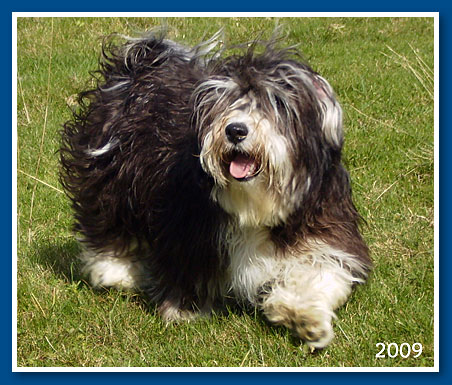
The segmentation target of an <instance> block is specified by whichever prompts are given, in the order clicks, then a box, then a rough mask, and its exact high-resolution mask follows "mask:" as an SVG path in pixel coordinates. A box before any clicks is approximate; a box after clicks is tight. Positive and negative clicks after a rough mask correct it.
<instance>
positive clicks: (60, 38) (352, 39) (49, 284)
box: [13, 18, 434, 367]
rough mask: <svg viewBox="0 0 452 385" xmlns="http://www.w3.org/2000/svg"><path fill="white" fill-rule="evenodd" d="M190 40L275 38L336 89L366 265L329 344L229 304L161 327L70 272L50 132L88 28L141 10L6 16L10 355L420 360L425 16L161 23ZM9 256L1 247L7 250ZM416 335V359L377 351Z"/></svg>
mask: <svg viewBox="0 0 452 385" xmlns="http://www.w3.org/2000/svg"><path fill="white" fill-rule="evenodd" d="M166 22H167V23H168V26H169V37H170V38H172V39H175V40H179V41H182V42H186V43H187V44H193V43H196V42H199V41H200V40H202V39H205V38H207V37H209V36H211V35H212V34H213V33H214V32H216V31H217V30H218V29H220V28H221V27H224V29H225V33H226V36H227V41H228V42H230V43H236V42H243V41H248V40H251V39H252V38H253V37H256V36H257V35H258V34H260V33H263V36H264V37H269V36H270V35H271V33H272V31H273V29H274V28H275V26H276V25H281V26H282V27H283V31H284V32H285V33H286V34H287V38H286V39H285V41H286V43H287V44H288V45H292V44H296V43H297V44H299V47H300V49H301V50H302V51H303V53H304V56H305V58H306V59H307V60H308V62H309V63H310V64H311V65H312V66H313V68H314V69H316V70H317V71H318V72H320V73H321V74H322V75H323V76H324V77H325V78H326V79H328V80H329V82H330V83H331V84H332V86H333V88H334V89H335V90H336V92H337V95H338V99H339V100H340V102H341V103H342V106H343V109H344V111H345V118H344V119H345V129H346V144H345V149H344V162H345V164H346V166H347V168H348V169H349V171H350V173H351V177H352V181H353V188H354V198H355V203H356V205H357V207H358V209H359V211H360V212H361V214H362V215H363V217H364V218H365V220H366V221H367V225H366V226H365V227H364V228H363V234H364V237H365V239H366V241H367V242H368V244H369V246H370V250H371V253H372V258H373V260H374V263H375V269H374V271H373V274H372V276H371V278H370V281H369V282H368V283H367V284H366V285H364V286H360V287H358V288H357V290H356V291H355V293H354V294H353V296H352V297H351V299H350V301H349V302H348V303H347V304H346V305H345V306H344V307H343V308H341V309H340V310H339V311H338V319H337V320H336V322H335V327H334V328H335V332H336V338H335V339H334V341H333V343H332V344H331V345H330V346H329V347H327V348H326V349H324V350H322V351H318V352H315V353H314V354H311V353H310V352H309V351H308V350H307V349H306V348H305V347H304V346H303V345H299V344H298V343H297V342H296V341H295V340H293V339H292V338H291V336H290V334H289V332H287V331H286V330H285V329H281V328H275V327H271V326H269V325H268V324H267V323H266V322H265V321H264V319H263V317H262V316H261V315H260V314H259V313H253V312H243V311H240V310H238V309H236V308H230V309H227V311H226V312H224V313H223V314H216V315H214V316H213V317H212V318H208V319H201V320H199V321H197V322H193V323H187V324H181V325H172V326H168V327H167V326H165V324H164V323H163V322H162V321H161V320H160V318H159V317H158V316H157V314H156V312H155V309H154V308H153V307H152V306H151V307H147V306H146V305H145V304H144V303H143V302H142V301H141V300H140V299H139V298H137V296H135V295H133V294H128V293H120V292H117V291H113V290H112V291H104V292H102V291H94V290H92V289H91V288H90V287H89V286H88V285H87V284H86V283H85V282H84V281H83V277H81V276H80V273H79V266H78V264H77V261H76V256H77V254H78V252H79V248H78V245H77V242H76V241H75V239H74V235H73V234H72V233H71V224H72V217H71V210H70V206H69V202H68V199H67V198H66V197H65V195H64V194H63V193H62V191H61V190H62V188H61V186H60V185H59V182H58V168H59V165H58V154H57V153H56V152H57V150H58V148H59V140H60V139H59V131H60V129H61V125H62V124H63V123H64V122H65V120H67V119H69V117H70V108H69V107H68V106H73V105H74V101H75V95H76V94H77V93H78V92H80V91H82V90H84V89H85V88H87V86H89V85H90V84H91V78H90V76H89V71H91V70H94V69H96V66H97V60H98V56H99V52H100V47H101V41H102V37H103V36H105V35H108V34H110V33H112V32H120V33H124V34H128V35H134V34H136V33H139V32H142V31H144V30H146V29H149V28H151V27H153V26H156V25H158V24H159V23H160V21H159V20H158V19H150V18H140V19H136V18H55V19H51V18H19V19H18V23H17V39H18V46H17V53H18V59H17V71H18V80H17V90H18V92H17V104H18V109H17V120H18V125H17V137H18V142H17V154H18V161H17V195H18V198H17V200H18V205H17V250H18V255H17V270H18V271H17V365H18V366H19V367H21V366H23V367H35V366H49V367H52V366H53V367H58V366H83V367H85V366H86V367H89V366H138V367H152V366H159V367H161V366H184V367H191V366H194V367H201V366H208V367H217V366H218V367H226V366H233V367H240V366H244V367H247V366H256V367H325V366H338V367H349V366H361V367H363V366H369V367H384V366H391V367H402V366H409V367H415V366H433V364H434V338H433V336H434V333H433V330H434V307H433V295H434V260H433V214H434V206H433V188H434V186H433V166H434V161H433V109H434V107H433V59H434V58H433V43H434V40H433V27H434V23H433V19H432V18H394V19H390V18H331V19H330V18H288V19H285V18H283V19H281V18H280V19H274V18H177V19H176V18H175V19H173V18H170V19H167V20H166ZM13 257H14V256H13ZM379 342H383V343H386V344H389V343H397V344H399V345H400V344H402V343H408V344H410V345H412V344H413V343H416V342H418V343H421V344H422V346H423V352H422V354H421V355H420V356H419V357H418V358H414V357H408V358H402V357H400V356H398V357H394V358H390V357H388V355H387V354H386V358H376V357H375V355H376V354H377V353H378V351H379V350H380V349H379V348H377V347H376V344H377V343H379Z"/></svg>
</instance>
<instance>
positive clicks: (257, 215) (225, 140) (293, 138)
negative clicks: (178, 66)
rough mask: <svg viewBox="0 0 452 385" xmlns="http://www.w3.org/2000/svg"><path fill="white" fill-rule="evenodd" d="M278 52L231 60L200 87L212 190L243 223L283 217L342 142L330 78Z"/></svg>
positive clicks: (198, 111)
mask: <svg viewBox="0 0 452 385" xmlns="http://www.w3.org/2000/svg"><path fill="white" fill-rule="evenodd" d="M280 55H281V53H280V52H275V51H271V52H267V51H266V52H265V53H264V54H261V55H260V56H256V55H245V56H244V57H235V58H233V59H230V60H227V61H226V62H225V63H221V65H216V66H214V70H212V72H211V73H210V74H209V77H208V78H207V79H206V80H204V81H203V82H202V83H201V84H200V85H199V86H198V87H197V89H196V91H195V94H194V96H195V98H194V101H195V121H196V124H197V128H198V130H199V137H200V143H201V154H200V158H201V164H202V167H203V169H204V170H205V171H206V172H207V173H208V174H209V175H211V176H212V177H213V179H214V181H215V187H214V189H213V191H212V198H213V199H215V200H217V201H218V202H219V204H220V205H221V206H222V207H223V209H224V210H225V211H226V212H228V213H230V214H232V215H234V216H236V217H237V218H238V220H239V221H240V224H241V225H266V226H275V225H278V224H280V223H283V222H285V221H286V219H287V217H288V216H289V215H290V214H291V213H292V212H293V211H294V210H296V209H297V208H298V207H299V205H300V204H301V202H302V199H303V196H304V195H305V194H308V193H309V190H310V189H311V185H312V183H313V180H314V179H315V178H316V176H315V174H316V173H317V172H319V170H320V169H321V168H322V167H323V166H322V164H323V163H325V154H326V153H327V152H328V151H330V150H331V149H336V150H339V151H340V148H341V146H342V112H341V108H340V106H339V104H338V103H337V102H336V101H335V99H334V96H333V92H332V89H331V87H330V85H329V84H328V83H327V82H326V81H325V80H324V79H323V78H322V77H320V76H319V75H317V74H316V73H314V72H313V71H312V70H311V69H310V68H309V67H307V66H305V65H303V64H301V63H298V62H296V61H293V60H284V59H282V58H281V57H280ZM327 157H328V156H327ZM320 171H321V170H320Z"/></svg>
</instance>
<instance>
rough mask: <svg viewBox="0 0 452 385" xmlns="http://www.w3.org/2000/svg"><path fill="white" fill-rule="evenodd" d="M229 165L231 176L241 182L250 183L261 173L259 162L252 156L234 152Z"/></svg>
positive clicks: (229, 159)
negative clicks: (249, 181)
mask: <svg viewBox="0 0 452 385" xmlns="http://www.w3.org/2000/svg"><path fill="white" fill-rule="evenodd" d="M227 164H228V169H229V173H230V174H231V176H232V177H233V178H234V179H236V180H238V181H240V182H245V181H248V180H250V179H252V178H254V177H255V176H257V175H258V174H259V172H260V167H259V163H258V161H257V160H256V159H255V158H254V157H252V156H251V155H248V154H246V153H243V152H238V151H234V152H232V153H231V155H230V156H229V158H228V162H227Z"/></svg>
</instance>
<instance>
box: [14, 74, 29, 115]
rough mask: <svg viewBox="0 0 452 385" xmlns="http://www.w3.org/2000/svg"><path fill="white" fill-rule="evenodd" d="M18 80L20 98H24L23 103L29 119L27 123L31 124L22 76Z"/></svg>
mask: <svg viewBox="0 0 452 385" xmlns="http://www.w3.org/2000/svg"><path fill="white" fill-rule="evenodd" d="M17 79H18V80H19V92H20V96H21V98H22V103H23V104H24V111H25V116H26V118H27V123H28V124H30V123H31V119H30V114H29V113H28V108H27V103H25V97H24V90H23V89H22V79H21V78H20V76H18V77H17Z"/></svg>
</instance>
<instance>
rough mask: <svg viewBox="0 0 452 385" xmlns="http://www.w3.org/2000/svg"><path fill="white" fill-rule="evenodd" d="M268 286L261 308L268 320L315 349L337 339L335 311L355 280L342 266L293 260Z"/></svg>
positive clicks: (344, 299) (346, 296)
mask: <svg viewBox="0 0 452 385" xmlns="http://www.w3.org/2000/svg"><path fill="white" fill-rule="evenodd" d="M283 271H284V274H283V276H282V277H280V278H279V279H278V280H276V281H275V283H273V284H271V285H269V287H268V288H267V290H265V294H264V295H263V297H262V301H261V304H262V305H261V306H262V310H263V312H264V314H265V316H266V317H267V318H268V320H269V321H270V322H272V323H274V324H277V325H283V326H286V327H288V328H289V329H290V330H291V331H292V333H293V334H294V335H295V336H296V337H299V338H301V339H303V340H304V341H306V342H307V344H308V345H309V346H311V347H313V348H317V349H319V348H323V347H325V346H327V345H328V344H329V343H330V342H331V340H332V339H333V337H334V333H333V328H332V320H333V318H334V317H335V314H334V309H336V308H337V307H339V306H341V305H342V304H343V303H344V302H345V301H346V300H347V298H348V296H349V295H350V293H351V289H352V284H353V277H352V275H351V273H350V272H349V271H348V270H347V269H344V268H343V267H341V266H340V265H339V264H337V265H336V264H325V263H321V262H320V263H315V264H305V263H300V262H297V261H294V262H293V264H291V266H290V267H286V268H285V269H284V270H283Z"/></svg>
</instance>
